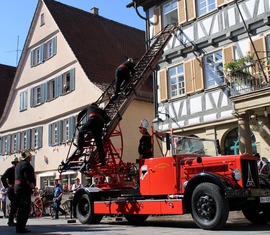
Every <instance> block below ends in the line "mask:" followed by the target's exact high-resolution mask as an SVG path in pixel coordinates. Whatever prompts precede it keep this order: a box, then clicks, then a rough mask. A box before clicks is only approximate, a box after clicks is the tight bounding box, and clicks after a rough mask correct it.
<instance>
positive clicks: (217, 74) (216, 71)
mask: <svg viewBox="0 0 270 235" xmlns="http://www.w3.org/2000/svg"><path fill="white" fill-rule="evenodd" d="M204 65H205V67H204V71H205V87H206V88H209V87H213V86H219V85H223V84H224V74H223V57H222V51H217V52H214V53H212V54H210V55H207V56H205V57H204Z"/></svg>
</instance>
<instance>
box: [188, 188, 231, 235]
mask: <svg viewBox="0 0 270 235" xmlns="http://www.w3.org/2000/svg"><path fill="white" fill-rule="evenodd" d="M191 207H192V217H193V219H194V221H195V223H196V224H197V225H198V226H199V227H200V228H202V229H208V230H210V229H218V228H220V227H222V226H223V225H224V224H225V223H226V221H227V219H228V216H229V203H228V200H227V199H226V198H225V197H224V196H223V195H222V194H221V193H220V188H219V187H218V186H217V185H215V184H212V183H202V184H199V185H198V186H197V187H196V188H195V190H194V192H193V194H192V199H191Z"/></svg>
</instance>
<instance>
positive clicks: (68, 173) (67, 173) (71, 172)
mask: <svg viewBox="0 0 270 235" xmlns="http://www.w3.org/2000/svg"><path fill="white" fill-rule="evenodd" d="M72 174H78V172H77V171H65V172H63V173H62V174H61V175H72Z"/></svg>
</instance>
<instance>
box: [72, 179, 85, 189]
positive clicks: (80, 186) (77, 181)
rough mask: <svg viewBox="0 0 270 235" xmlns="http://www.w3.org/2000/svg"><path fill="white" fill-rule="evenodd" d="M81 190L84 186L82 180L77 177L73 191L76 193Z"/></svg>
mask: <svg viewBox="0 0 270 235" xmlns="http://www.w3.org/2000/svg"><path fill="white" fill-rule="evenodd" d="M79 188H83V185H82V184H81V183H80V179H79V178H78V177H77V178H76V179H75V183H74V184H73V185H72V188H71V191H72V192H73V193H75V192H76V191H77V190H78V189H79Z"/></svg>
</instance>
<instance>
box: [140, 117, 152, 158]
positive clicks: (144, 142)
mask: <svg viewBox="0 0 270 235" xmlns="http://www.w3.org/2000/svg"><path fill="white" fill-rule="evenodd" d="M148 126H149V123H148V121H147V120H146V119H142V121H141V125H140V126H139V130H140V132H141V133H142V137H141V138H140V142H139V147H138V152H139V154H140V156H139V159H147V158H151V157H152V156H153V153H152V137H151V135H150V134H149V133H148V132H147V128H148Z"/></svg>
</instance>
